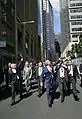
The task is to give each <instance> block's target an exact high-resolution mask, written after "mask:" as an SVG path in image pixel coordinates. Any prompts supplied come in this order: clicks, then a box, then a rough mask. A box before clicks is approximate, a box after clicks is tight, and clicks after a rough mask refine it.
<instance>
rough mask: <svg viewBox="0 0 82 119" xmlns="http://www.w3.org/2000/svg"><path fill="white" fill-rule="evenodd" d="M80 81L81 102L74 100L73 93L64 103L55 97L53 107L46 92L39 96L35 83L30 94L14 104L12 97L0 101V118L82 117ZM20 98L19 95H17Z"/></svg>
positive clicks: (80, 94)
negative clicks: (11, 103)
mask: <svg viewBox="0 0 82 119" xmlns="http://www.w3.org/2000/svg"><path fill="white" fill-rule="evenodd" d="M34 82H35V81H34ZM79 83H80V82H79V81H78V86H77V89H78V95H79V97H80V101H79V102H76V101H74V99H73V96H72V94H71V95H70V96H67V97H66V98H65V101H64V103H63V104H62V103H61V102H60V98H59V97H58V98H57V99H55V100H54V104H53V106H52V108H49V107H48V105H47V100H46V93H44V94H43V95H42V97H41V98H39V97H37V84H34V87H33V89H32V90H31V91H30V92H29V94H28V96H26V95H24V98H23V100H21V101H18V102H17V103H16V104H15V105H14V106H12V107H11V106H10V101H11V98H10V97H9V98H6V99H4V100H1V101H0V119H81V118H82V89H81V87H80V86H79ZM57 92H59V90H57ZM58 94H59V93H58ZM18 99H19V96H17V97H16V100H18Z"/></svg>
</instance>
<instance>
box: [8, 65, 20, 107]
mask: <svg viewBox="0 0 82 119" xmlns="http://www.w3.org/2000/svg"><path fill="white" fill-rule="evenodd" d="M9 73H10V75H11V89H12V101H11V106H12V105H14V104H15V95H16V92H17V91H19V93H20V98H21V97H22V94H21V91H20V89H19V86H18V80H19V77H18V75H17V70H16V64H14V63H13V64H11V69H10V72H9Z"/></svg>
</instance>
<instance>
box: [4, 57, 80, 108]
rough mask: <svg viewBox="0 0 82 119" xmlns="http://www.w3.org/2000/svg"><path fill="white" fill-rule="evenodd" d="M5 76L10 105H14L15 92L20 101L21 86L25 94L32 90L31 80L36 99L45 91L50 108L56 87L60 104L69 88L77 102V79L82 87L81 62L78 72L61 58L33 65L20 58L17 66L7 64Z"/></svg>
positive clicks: (66, 60)
mask: <svg viewBox="0 0 82 119" xmlns="http://www.w3.org/2000/svg"><path fill="white" fill-rule="evenodd" d="M5 76H6V86H7V88H8V87H9V85H11V90H12V101H11V105H14V104H15V96H16V91H18V92H19V94H20V99H22V98H23V85H24V87H25V92H26V94H27V93H28V92H29V89H31V88H32V80H36V81H37V84H38V97H41V95H42V94H43V92H44V91H45V90H46V93H47V101H48V106H49V107H52V104H53V101H54V97H55V92H56V89H57V87H59V92H60V96H61V103H63V102H64V100H65V96H66V95H69V94H70V93H71V88H72V93H73V97H74V99H75V100H76V101H79V97H78V92H77V88H76V83H77V79H78V78H79V79H80V80H81V86H82V62H81V64H80V66H79V71H78V69H77V66H76V65H75V64H74V63H73V61H72V60H71V59H66V58H62V57H61V58H59V59H58V60H57V61H56V62H51V61H49V60H46V61H45V62H39V63H34V64H33V63H32V62H28V61H27V60H26V61H24V59H23V57H21V59H20V62H19V63H18V64H16V63H8V68H7V70H5ZM71 86H72V87H71ZM28 87H29V88H28Z"/></svg>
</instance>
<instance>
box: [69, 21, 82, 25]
mask: <svg viewBox="0 0 82 119" xmlns="http://www.w3.org/2000/svg"><path fill="white" fill-rule="evenodd" d="M71 25H82V22H80V21H79V22H75V21H74V22H71Z"/></svg>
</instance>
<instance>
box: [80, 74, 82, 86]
mask: <svg viewBox="0 0 82 119" xmlns="http://www.w3.org/2000/svg"><path fill="white" fill-rule="evenodd" d="M80 77H81V86H82V74H80Z"/></svg>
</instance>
